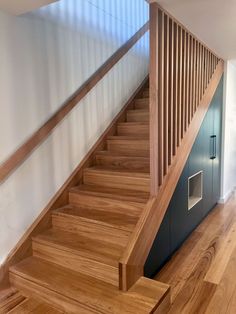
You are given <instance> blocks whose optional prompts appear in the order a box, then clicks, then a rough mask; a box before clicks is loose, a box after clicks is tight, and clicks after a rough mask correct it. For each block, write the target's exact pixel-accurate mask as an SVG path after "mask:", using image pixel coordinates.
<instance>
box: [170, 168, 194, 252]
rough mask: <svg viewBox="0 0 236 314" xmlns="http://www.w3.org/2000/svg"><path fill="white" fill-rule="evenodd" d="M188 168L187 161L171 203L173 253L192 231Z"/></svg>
mask: <svg viewBox="0 0 236 314" xmlns="http://www.w3.org/2000/svg"><path fill="white" fill-rule="evenodd" d="M188 168H189V167H188V162H187V163H186V165H185V167H184V170H183V172H182V174H181V177H180V179H179V182H178V184H177V186H176V189H175V192H174V194H173V196H172V199H171V202H170V205H169V211H170V234H171V238H170V241H171V252H172V253H173V252H174V251H175V250H176V249H177V248H178V247H179V246H180V245H181V244H182V242H183V241H184V240H185V239H186V237H187V236H188V234H189V233H190V231H191V230H190V226H189V221H188V172H189V169H188Z"/></svg>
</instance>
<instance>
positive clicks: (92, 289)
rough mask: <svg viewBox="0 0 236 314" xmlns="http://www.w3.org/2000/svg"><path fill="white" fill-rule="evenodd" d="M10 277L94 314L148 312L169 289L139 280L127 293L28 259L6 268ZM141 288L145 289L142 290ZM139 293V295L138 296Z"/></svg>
mask: <svg viewBox="0 0 236 314" xmlns="http://www.w3.org/2000/svg"><path fill="white" fill-rule="evenodd" d="M10 277H11V279H12V280H13V281H15V282H17V278H18V277H20V279H21V280H22V278H23V279H25V280H27V281H28V282H29V283H30V284H31V283H33V284H36V285H38V286H40V287H41V289H42V288H44V289H45V290H46V291H48V293H49V294H50V293H51V292H53V293H57V294H58V296H59V295H62V296H63V297H64V298H65V297H66V298H68V300H71V301H73V302H74V304H75V303H78V308H79V306H80V305H81V306H86V308H87V309H91V311H93V312H95V313H96V312H97V313H104V314H105V313H107V314H108V313H109V314H110V313H113V314H118V313H119V314H120V313H123V314H126V313H127V314H128V313H129V314H130V313H140V314H141V313H150V312H151V311H152V310H153V309H154V308H155V307H156V305H157V304H158V303H160V302H161V301H162V300H163V298H164V296H165V295H166V294H167V292H169V291H168V289H169V286H168V285H163V284H159V283H158V282H152V281H151V280H150V279H147V278H144V277H141V278H140V279H139V280H138V281H137V282H136V283H135V285H134V286H133V287H132V289H131V290H130V292H127V293H124V292H121V291H119V290H118V289H117V288H116V287H114V286H112V285H111V284H109V283H104V282H102V281H100V280H99V279H95V278H92V277H90V276H87V275H84V274H80V273H78V272H75V271H72V270H69V269H66V268H64V267H62V266H58V265H56V264H52V263H49V262H45V261H43V260H41V259H38V258H35V257H29V258H27V259H25V260H23V261H22V262H20V263H19V264H17V265H15V266H12V267H11V268H10ZM144 287H145V288H144ZM140 292H141V293H142V294H140Z"/></svg>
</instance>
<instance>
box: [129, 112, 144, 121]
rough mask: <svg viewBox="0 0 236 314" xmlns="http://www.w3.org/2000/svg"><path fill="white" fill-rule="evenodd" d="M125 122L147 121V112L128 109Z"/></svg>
mask: <svg viewBox="0 0 236 314" xmlns="http://www.w3.org/2000/svg"><path fill="white" fill-rule="evenodd" d="M127 122H149V112H148V111H146V112H143V111H142V112H139V110H132V111H128V112H127Z"/></svg>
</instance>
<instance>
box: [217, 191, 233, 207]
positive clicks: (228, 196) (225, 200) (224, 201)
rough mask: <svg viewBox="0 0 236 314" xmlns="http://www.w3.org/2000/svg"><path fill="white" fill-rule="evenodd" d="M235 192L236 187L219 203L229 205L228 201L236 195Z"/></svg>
mask: <svg viewBox="0 0 236 314" xmlns="http://www.w3.org/2000/svg"><path fill="white" fill-rule="evenodd" d="M235 191H236V187H234V188H233V189H232V190H230V191H228V192H227V193H226V194H225V195H223V196H222V197H221V198H220V199H219V201H218V203H219V204H225V203H227V202H228V200H229V199H230V197H231V196H232V195H233V194H234V193H235Z"/></svg>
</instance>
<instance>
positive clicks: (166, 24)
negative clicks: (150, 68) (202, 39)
mask: <svg viewBox="0 0 236 314" xmlns="http://www.w3.org/2000/svg"><path fill="white" fill-rule="evenodd" d="M164 77H165V82H164V175H166V173H167V171H168V166H169V151H168V150H169V145H168V141H169V134H168V130H169V127H168V115H169V17H168V16H167V15H166V14H165V15H164Z"/></svg>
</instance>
